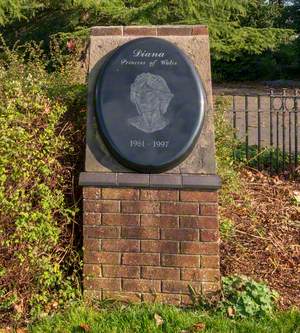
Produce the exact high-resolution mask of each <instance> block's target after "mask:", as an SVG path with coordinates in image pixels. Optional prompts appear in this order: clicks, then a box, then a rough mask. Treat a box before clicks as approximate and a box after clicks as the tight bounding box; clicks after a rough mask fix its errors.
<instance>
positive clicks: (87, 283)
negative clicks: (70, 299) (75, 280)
mask: <svg viewBox="0 0 300 333" xmlns="http://www.w3.org/2000/svg"><path fill="white" fill-rule="evenodd" d="M83 285H84V288H85V289H93V290H99V289H104V290H115V291H120V290H121V279H106V278H99V279H89V278H86V279H84V283H83Z"/></svg>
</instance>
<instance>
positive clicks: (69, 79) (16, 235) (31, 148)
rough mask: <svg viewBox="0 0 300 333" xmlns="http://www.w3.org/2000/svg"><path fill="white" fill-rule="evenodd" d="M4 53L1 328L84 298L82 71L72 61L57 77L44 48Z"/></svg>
mask: <svg viewBox="0 0 300 333" xmlns="http://www.w3.org/2000/svg"><path fill="white" fill-rule="evenodd" d="M1 47H2V53H1V54H0V82H1V84H0V141H1V145H0V223H1V224H0V252H1V257H0V285H1V289H0V299H1V300H0V304H1V306H0V316H1V319H0V322H4V321H5V320H9V319H10V320H11V319H14V320H21V319H24V318H26V317H28V315H29V313H30V315H31V316H32V317H35V316H37V315H39V314H41V313H42V312H46V313H47V312H48V311H49V310H50V309H51V308H52V309H54V308H57V307H58V306H59V305H60V304H62V303H64V302H66V301H68V300H70V299H74V298H76V297H77V296H78V295H79V292H80V289H78V288H79V284H78V271H79V269H80V258H79V255H78V253H77V252H76V251H75V247H74V228H75V216H76V213H77V211H78V205H77V204H76V203H75V201H74V198H72V195H70V194H72V187H73V184H72V182H73V178H72V177H73V176H74V174H73V168H74V165H75V163H76V161H77V159H78V158H79V157H80V150H81V149H82V148H81V147H80V145H79V142H78V138H77V136H76V131H78V128H76V122H70V117H72V118H75V117H76V118H77V119H78V118H79V116H80V115H79V113H78V110H79V109H80V108H79V104H78V103H77V102H76V101H77V97H76V96H78V95H79V94H82V93H84V92H83V89H82V88H80V87H79V85H78V84H75V81H77V78H76V73H77V72H78V71H76V70H75V68H73V70H72V64H73V62H72V61H70V62H69V65H68V66H67V67H66V66H63V64H62V63H60V66H58V65H56V69H55V71H54V72H52V73H49V72H48V71H47V67H48V65H49V64H48V63H47V62H46V61H45V60H44V56H43V53H42V52H41V49H40V47H38V46H36V45H27V46H25V47H23V48H18V49H15V50H10V49H8V48H7V47H6V46H5V44H4V43H2V45H1ZM74 78H75V81H74ZM66 91H68V94H66ZM76 103H77V104H76ZM71 105H73V109H72V112H73V114H72V115H71V116H70V112H69V110H70V107H71ZM81 118H82V117H81ZM78 120H79V119H78ZM81 120H82V119H81Z"/></svg>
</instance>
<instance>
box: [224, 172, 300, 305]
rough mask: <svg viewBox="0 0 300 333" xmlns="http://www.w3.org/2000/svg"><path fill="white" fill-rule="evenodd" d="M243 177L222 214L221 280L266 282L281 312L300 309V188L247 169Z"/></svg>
mask: <svg viewBox="0 0 300 333" xmlns="http://www.w3.org/2000/svg"><path fill="white" fill-rule="evenodd" d="M240 177H241V184H243V185H242V186H241V188H240V190H238V191H236V193H231V196H232V198H233V200H232V201H231V202H228V200H226V202H225V201H224V203H222V204H221V208H220V212H221V234H222V230H224V224H225V229H226V230H227V232H226V233H224V232H223V235H222V236H223V237H222V242H221V270H222V274H223V275H232V274H238V275H247V276H250V277H252V278H254V279H257V280H264V281H266V282H267V283H268V285H269V286H270V287H272V288H273V289H275V290H277V291H278V292H279V293H280V295H281V299H280V307H281V308H288V307H291V306H300V183H299V182H297V181H286V180H283V179H281V178H280V177H277V176H276V177H270V176H268V175H265V174H263V173H261V172H257V171H254V170H245V169H244V170H243V171H242V172H241V173H240ZM221 197H222V195H221ZM221 201H222V199H221ZM222 224H223V225H222ZM226 224H227V226H226ZM228 229H230V230H228Z"/></svg>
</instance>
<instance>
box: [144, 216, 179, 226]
mask: <svg viewBox="0 0 300 333" xmlns="http://www.w3.org/2000/svg"><path fill="white" fill-rule="evenodd" d="M141 225H142V226H147V227H165V228H177V227H178V226H179V223H178V217H177V216H168V215H142V216H141Z"/></svg>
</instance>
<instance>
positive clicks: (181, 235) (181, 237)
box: [161, 228, 199, 241]
mask: <svg viewBox="0 0 300 333" xmlns="http://www.w3.org/2000/svg"><path fill="white" fill-rule="evenodd" d="M161 238H162V239H172V240H176V241H196V240H199V230H197V229H173V228H171V229H161Z"/></svg>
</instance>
